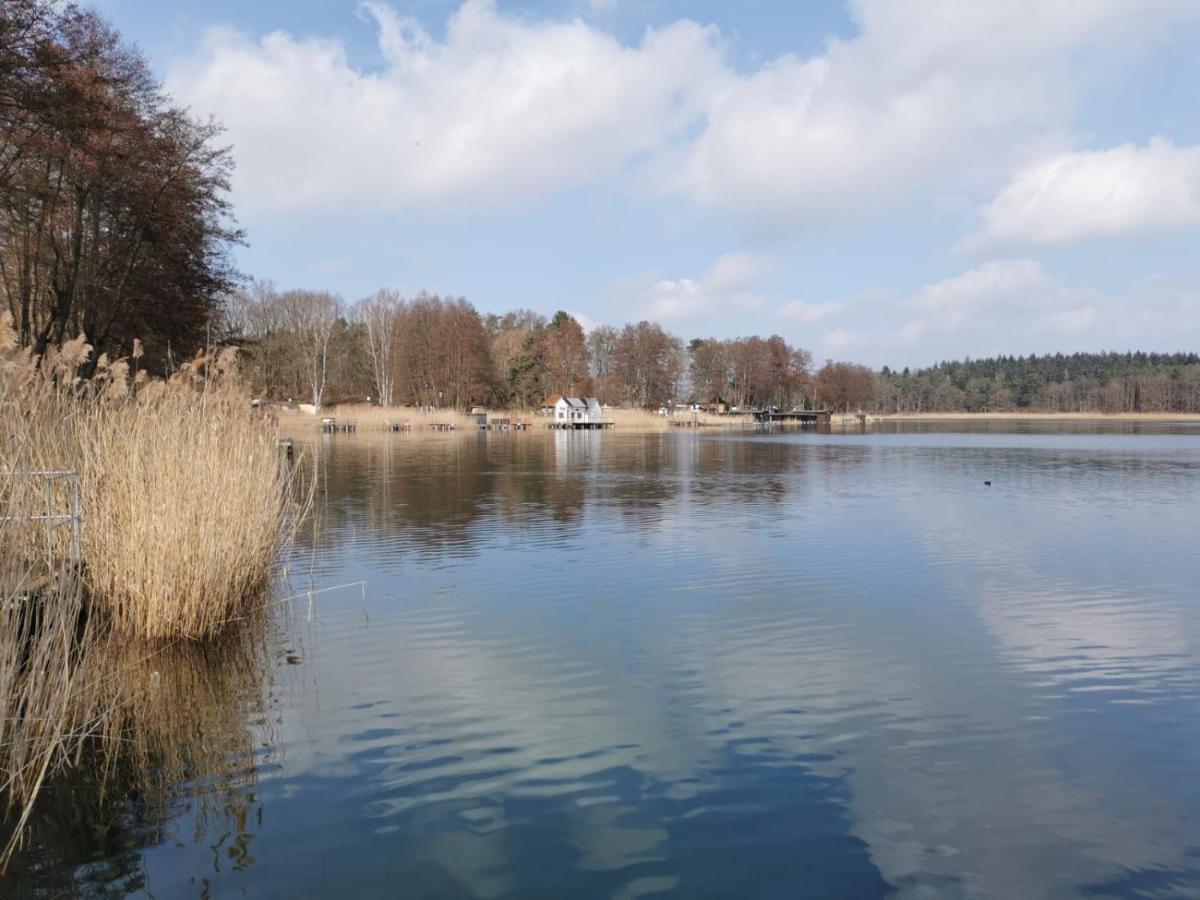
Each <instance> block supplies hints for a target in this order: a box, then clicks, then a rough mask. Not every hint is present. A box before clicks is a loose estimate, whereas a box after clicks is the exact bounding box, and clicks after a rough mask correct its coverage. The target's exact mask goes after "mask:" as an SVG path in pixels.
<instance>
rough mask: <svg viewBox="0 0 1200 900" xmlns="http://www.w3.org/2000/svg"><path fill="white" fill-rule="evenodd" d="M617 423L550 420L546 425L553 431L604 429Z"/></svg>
mask: <svg viewBox="0 0 1200 900" xmlns="http://www.w3.org/2000/svg"><path fill="white" fill-rule="evenodd" d="M616 424H617V423H616V422H549V423H548V424H547V425H546V427H547V428H549V429H550V430H551V431H603V430H604V429H606V428H612V427H613V426H615V425H616Z"/></svg>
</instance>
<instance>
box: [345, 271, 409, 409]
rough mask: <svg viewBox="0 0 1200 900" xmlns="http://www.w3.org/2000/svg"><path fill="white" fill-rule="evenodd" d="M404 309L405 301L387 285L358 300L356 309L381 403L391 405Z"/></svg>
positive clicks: (393, 400) (394, 388) (393, 398)
mask: <svg viewBox="0 0 1200 900" xmlns="http://www.w3.org/2000/svg"><path fill="white" fill-rule="evenodd" d="M403 310H404V302H403V301H402V300H401V299H400V294H399V292H397V291H395V290H391V289H388V288H384V289H383V290H380V291H379V292H378V293H376V294H375V296H373V297H368V298H367V299H365V300H361V301H359V304H358V308H357V310H356V313H357V316H358V319H359V321H360V322H361V323H362V325H363V327H364V328H365V329H366V333H367V352H368V353H369V354H370V356H371V372H372V376H373V378H374V382H375V392H376V396H377V397H378V398H379V403H380V405H381V406H391V405H392V404H393V403H394V402H395V393H396V354H397V349H398V344H399V341H400V323H401V321H402V319H403V315H402V314H403Z"/></svg>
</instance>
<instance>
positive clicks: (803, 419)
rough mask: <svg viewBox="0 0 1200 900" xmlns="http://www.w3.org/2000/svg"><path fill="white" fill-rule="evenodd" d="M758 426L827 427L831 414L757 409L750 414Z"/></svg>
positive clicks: (828, 411)
mask: <svg viewBox="0 0 1200 900" xmlns="http://www.w3.org/2000/svg"><path fill="white" fill-rule="evenodd" d="M751 415H752V416H754V421H755V423H756V424H758V425H829V424H830V423H831V422H832V420H833V413H832V412H831V411H830V410H828V409H792V410H788V411H786V412H784V411H780V410H774V409H757V410H753V411H752V412H751Z"/></svg>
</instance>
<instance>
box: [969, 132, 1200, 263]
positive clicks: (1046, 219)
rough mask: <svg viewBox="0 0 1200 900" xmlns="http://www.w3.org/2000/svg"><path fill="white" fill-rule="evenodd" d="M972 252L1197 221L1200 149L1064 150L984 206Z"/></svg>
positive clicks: (1159, 141) (1163, 144) (1157, 144)
mask: <svg viewBox="0 0 1200 900" xmlns="http://www.w3.org/2000/svg"><path fill="white" fill-rule="evenodd" d="M981 217H982V220H983V222H982V227H981V229H980V231H979V232H978V233H977V234H976V235H974V236H972V237H971V238H970V239H968V241H966V242H965V246H966V247H967V248H968V249H972V248H973V249H990V248H994V247H1011V246H1022V245H1055V244H1067V243H1071V242H1075V241H1081V240H1086V239H1089V238H1106V237H1120V236H1124V235H1130V234H1137V233H1143V232H1150V231H1156V230H1162V229H1168V228H1178V227H1182V226H1190V225H1200V147H1176V146H1175V145H1174V144H1172V143H1171V142H1170V141H1168V140H1165V139H1163V138H1155V139H1153V140H1152V141H1150V143H1149V145H1147V146H1145V147H1137V146H1134V145H1132V144H1126V145H1123V146H1121V147H1115V148H1113V149H1111V150H1103V151H1097V152H1084V153H1062V154H1059V155H1056V156H1054V157H1051V158H1050V159H1046V160H1042V161H1039V162H1037V163H1034V164H1032V165H1030V166H1027V167H1025V168H1024V169H1022V170H1021V171H1019V172H1018V173H1017V174H1016V176H1015V177H1014V178H1013V179H1012V181H1011V182H1010V183H1009V184H1008V186H1007V187H1005V188H1004V189H1003V190H1002V191H1001V192H1000V194H999V195H998V196H997V197H996V198H995V199H994V200H993V201H992V202H991V203H989V204H987V206H985V207H984V208H983V210H982V211H981Z"/></svg>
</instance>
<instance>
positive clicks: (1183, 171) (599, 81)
mask: <svg viewBox="0 0 1200 900" xmlns="http://www.w3.org/2000/svg"><path fill="white" fill-rule="evenodd" d="M97 6H98V8H99V9H100V10H101V12H103V13H104V14H105V15H106V16H107V17H108V18H109V19H110V20H111V21H112V22H113V23H114V24H115V25H116V26H117V27H118V28H119V29H120V30H121V31H122V32H123V33H124V34H126V35H127V36H129V37H130V38H132V39H133V40H135V41H136V42H137V43H138V44H139V45H140V46H141V47H142V49H143V50H144V51H145V53H146V54H147V56H148V57H149V58H150V60H151V63H152V64H153V66H154V67H155V69H156V71H158V73H159V74H160V75H161V76H162V77H163V78H164V80H165V81H166V84H167V86H168V89H169V90H170V91H171V93H172V94H173V95H174V96H175V97H176V98H177V100H179V101H180V102H182V103H184V104H187V105H188V106H190V107H191V108H192V109H193V111H194V112H196V113H197V114H199V115H213V116H215V117H216V118H218V119H219V120H221V121H222V122H223V123H225V125H226V126H227V128H228V138H229V141H230V142H231V143H232V145H233V146H234V151H235V156H236V159H237V161H238V174H237V176H236V180H235V193H234V200H235V203H236V205H237V209H238V217H239V220H240V221H241V223H242V224H243V225H244V226H245V227H246V229H247V230H248V232H249V246H248V247H247V248H245V249H244V250H243V251H241V252H240V254H239V263H240V265H241V267H242V269H243V270H244V271H245V272H247V273H248V274H251V275H254V276H257V277H264V278H270V279H273V280H274V281H275V282H276V284H278V285H280V286H284V287H292V286H296V287H299V286H307V287H320V288H327V289H331V290H334V291H337V292H338V293H340V294H341V295H342V296H343V297H344V298H345V299H347V300H348V301H353V300H355V299H358V298H359V297H362V296H364V295H366V294H368V293H370V292H373V291H374V290H375V289H377V288H379V287H381V286H394V287H397V288H400V289H401V290H404V291H409V292H414V293H415V292H416V291H418V290H429V291H434V292H439V293H443V294H453V295H464V296H466V297H468V298H469V299H470V300H471V301H472V302H474V303H475V305H476V306H477V307H479V308H480V309H481V310H483V311H485V312H487V311H503V310H505V309H509V308H513V307H516V306H523V307H531V308H534V309H538V310H541V311H543V312H546V313H552V312H553V311H554V310H556V309H560V308H561V309H567V310H570V311H571V312H573V313H575V314H576V315H577V316H578V317H579V318H580V319H581V320H582V321H583V322H584V323H585V325H591V324H594V323H601V322H605V323H612V324H618V325H619V324H621V323H623V322H626V321H633V320H637V319H641V318H651V319H656V320H658V321H661V322H662V323H663V324H664V325H665V326H667V327H668V328H670V329H671V330H672V331H674V332H675V333H677V334H679V335H680V336H681V337H684V338H690V337H695V336H721V337H729V336H736V335H740V334H749V333H761V334H768V333H779V334H782V335H784V336H785V337H787V338H788V339H789V340H791V341H793V342H794V343H797V344H799V345H801V346H805V347H807V348H809V349H810V350H812V351H813V353H814V355H815V356H816V358H817V359H818V360H821V359H824V358H827V357H835V358H844V359H852V360H856V361H861V362H865V363H869V364H871V365H881V364H885V363H886V364H890V365H892V366H904V365H922V364H928V363H931V362H935V361H937V360H939V359H944V358H953V357H961V356H967V355H970V356H981V355H987V354H994V353H1013V354H1018V353H1030V352H1047V351H1054V350H1058V349H1062V350H1066V351H1070V350H1101V349H1118V350H1124V349H1135V348H1136V349H1157V350H1195V349H1200V346H1198V345H1200V257H1198V255H1197V253H1196V252H1195V250H1196V247H1197V243H1196V242H1197V238H1198V237H1200V115H1198V113H1200V109H1198V104H1197V101H1196V95H1195V89H1194V86H1195V85H1196V84H1198V83H1200V53H1197V52H1196V49H1197V47H1200V0H1088V2H1086V3H1085V2H1076V0H1037V2H1035V0H1011V2H1006V3H1004V4H993V3H984V2H978V3H945V2H943V0H852V2H848V3H840V2H830V3H816V2H811V3H795V2H790V3H782V2H744V3H739V4H730V3H724V2H720V3H719V2H711V0H710V2H691V3H684V2H681V0H645V2H640V3H634V2H632V0H567V2H540V3H509V2H504V0H495V2H491V0H453V2H451V0H416V2H391V3H387V2H384V0H377V2H370V3H357V2H353V0H350V2H330V0H325V2H315V0H293V2H282V0H278V2H275V0H259V2H255V3H246V2H244V0H241V2H231V0H209V2H203V3H202V2H193V0H183V2H175V3H168V2H162V0H157V2H155V0H102V2H100V3H98V4H97Z"/></svg>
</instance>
